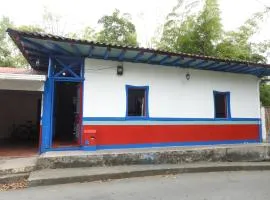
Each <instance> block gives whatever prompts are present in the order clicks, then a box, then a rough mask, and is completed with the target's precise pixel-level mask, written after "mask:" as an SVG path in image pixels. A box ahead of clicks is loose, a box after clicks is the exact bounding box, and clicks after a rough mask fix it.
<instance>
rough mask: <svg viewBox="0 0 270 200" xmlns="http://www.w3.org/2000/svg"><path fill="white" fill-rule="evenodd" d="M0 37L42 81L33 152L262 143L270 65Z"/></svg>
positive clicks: (17, 35) (42, 37)
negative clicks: (264, 82)
mask: <svg viewBox="0 0 270 200" xmlns="http://www.w3.org/2000/svg"><path fill="white" fill-rule="evenodd" d="M7 32H8V34H9V35H10V37H11V38H12V40H13V41H14V42H15V44H16V45H17V46H18V48H19V49H20V51H21V52H22V53H23V55H24V57H25V58H26V59H27V61H28V62H29V64H30V65H31V67H32V68H33V69H34V70H36V71H39V72H43V73H45V74H46V75H47V77H46V80H45V81H44V87H43V88H44V89H43V90H42V97H43V98H42V103H41V104H42V106H41V107H42V111H41V120H40V123H41V124H40V126H41V132H40V140H39V141H40V144H39V148H40V152H46V151H55V150H79V149H81V150H100V149H118V148H140V147H161V146H186V145H215V144H238V143H239V144H240V143H259V142H261V119H260V99H259V84H260V78H261V77H263V76H269V75H270V65H267V64H261V63H251V62H245V61H238V60H226V59H219V58H214V57H206V56H200V55H191V54H185V53H175V52H165V51H158V50H154V49H147V48H138V47H129V46H117V45H109V44H102V43H96V42H89V41H84V40H74V39H69V38H64V37H59V36H54V35H50V34H40V33H32V32H22V31H17V30H13V29H8V30H7Z"/></svg>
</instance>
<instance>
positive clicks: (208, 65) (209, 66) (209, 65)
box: [203, 62, 220, 70]
mask: <svg viewBox="0 0 270 200" xmlns="http://www.w3.org/2000/svg"><path fill="white" fill-rule="evenodd" d="M219 64H220V63H218V62H212V63H209V64H207V65H204V66H203V69H204V70H208V68H211V67H213V66H218V65H219Z"/></svg>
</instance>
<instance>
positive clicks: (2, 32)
mask: <svg viewBox="0 0 270 200" xmlns="http://www.w3.org/2000/svg"><path fill="white" fill-rule="evenodd" d="M12 26H13V23H12V22H11V21H10V20H9V18H8V17H2V18H1V19H0V66H2V67H6V66H14V65H15V60H14V59H13V58H12V45H13V44H12V43H11V42H10V39H9V38H8V36H7V34H6V30H7V28H9V27H12Z"/></svg>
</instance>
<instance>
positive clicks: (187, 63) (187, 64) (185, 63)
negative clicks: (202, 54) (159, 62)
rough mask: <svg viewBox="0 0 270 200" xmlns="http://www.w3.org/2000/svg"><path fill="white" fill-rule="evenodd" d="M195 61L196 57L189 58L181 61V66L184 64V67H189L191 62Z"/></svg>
mask: <svg viewBox="0 0 270 200" xmlns="http://www.w3.org/2000/svg"><path fill="white" fill-rule="evenodd" d="M193 62H196V59H191V60H188V61H186V62H184V63H180V66H183V67H188V66H189V64H191V63H193Z"/></svg>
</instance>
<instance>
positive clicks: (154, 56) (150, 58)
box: [147, 53, 157, 63]
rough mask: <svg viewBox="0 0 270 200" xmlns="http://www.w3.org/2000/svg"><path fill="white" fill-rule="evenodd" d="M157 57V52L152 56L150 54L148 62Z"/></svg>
mask: <svg viewBox="0 0 270 200" xmlns="http://www.w3.org/2000/svg"><path fill="white" fill-rule="evenodd" d="M156 57H157V54H156V53H153V54H152V55H151V56H149V58H148V59H147V63H150V62H151V61H152V60H153V59H154V58H156Z"/></svg>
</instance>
